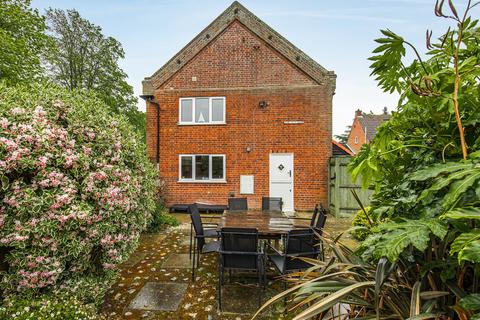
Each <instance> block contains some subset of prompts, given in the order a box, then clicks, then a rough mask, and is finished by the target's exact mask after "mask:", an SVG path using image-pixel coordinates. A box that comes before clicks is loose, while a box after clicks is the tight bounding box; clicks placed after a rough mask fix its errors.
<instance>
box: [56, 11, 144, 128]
mask: <svg viewBox="0 0 480 320" xmlns="http://www.w3.org/2000/svg"><path fill="white" fill-rule="evenodd" d="M46 19H47V23H48V30H49V32H50V35H51V37H52V38H53V41H54V44H55V45H54V46H52V48H51V50H49V52H48V54H47V55H46V61H47V68H48V71H49V75H50V77H51V78H52V79H53V80H54V81H55V82H57V83H58V84H60V85H62V86H63V87H65V88H68V89H70V90H73V89H87V90H92V91H94V92H95V93H96V94H97V95H98V96H99V97H100V98H101V99H102V100H103V101H104V102H105V104H106V105H108V106H109V107H110V109H111V110H112V111H113V112H116V113H120V114H125V115H126V116H127V117H128V118H129V120H130V122H131V123H132V124H133V125H134V126H135V127H136V128H137V130H138V131H139V132H140V133H141V134H142V136H144V135H145V115H144V114H143V113H142V112H139V111H138V110H137V108H136V102H137V99H136V98H135V97H134V95H133V88H132V86H130V85H129V84H128V82H127V74H126V73H125V72H124V71H123V70H122V69H121V68H120V66H119V65H118V61H119V60H120V59H123V58H124V57H125V53H124V50H123V47H122V45H121V43H120V42H119V41H117V40H116V39H114V38H113V37H107V36H105V35H104V34H103V33H102V29H101V28H100V27H99V26H97V25H95V24H93V23H91V22H90V21H88V20H87V19H84V18H82V17H81V16H80V14H79V13H78V11H76V10H66V11H63V10H60V9H51V8H50V9H48V10H47V12H46Z"/></svg>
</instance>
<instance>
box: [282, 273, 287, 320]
mask: <svg viewBox="0 0 480 320" xmlns="http://www.w3.org/2000/svg"><path fill="white" fill-rule="evenodd" d="M283 291H287V281H283ZM283 314H284V315H287V296H284V297H283Z"/></svg>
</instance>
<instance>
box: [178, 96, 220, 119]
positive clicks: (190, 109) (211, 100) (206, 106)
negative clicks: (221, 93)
mask: <svg viewBox="0 0 480 320" xmlns="http://www.w3.org/2000/svg"><path fill="white" fill-rule="evenodd" d="M179 104H180V106H179V108H180V111H179V124H224V123H225V97H198V98H180V103H179Z"/></svg>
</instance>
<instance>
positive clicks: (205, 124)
mask: <svg viewBox="0 0 480 320" xmlns="http://www.w3.org/2000/svg"><path fill="white" fill-rule="evenodd" d="M226 124H227V123H226V122H215V123H181V122H177V125H178V126H224V125H226Z"/></svg>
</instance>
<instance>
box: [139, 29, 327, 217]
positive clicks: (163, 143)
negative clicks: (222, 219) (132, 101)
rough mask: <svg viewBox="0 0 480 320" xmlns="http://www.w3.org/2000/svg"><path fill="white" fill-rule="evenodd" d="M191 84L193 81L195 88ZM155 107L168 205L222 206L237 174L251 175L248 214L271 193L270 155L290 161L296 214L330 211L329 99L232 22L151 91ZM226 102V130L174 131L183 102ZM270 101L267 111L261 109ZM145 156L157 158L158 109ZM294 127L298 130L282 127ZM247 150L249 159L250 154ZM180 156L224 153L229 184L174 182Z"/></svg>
mask: <svg viewBox="0 0 480 320" xmlns="http://www.w3.org/2000/svg"><path fill="white" fill-rule="evenodd" d="M192 77H196V79H197V81H192ZM154 95H155V100H156V101H157V102H158V103H159V105H160V164H159V167H160V172H161V176H162V178H163V179H164V180H165V183H166V192H167V194H166V199H167V205H172V204H175V203H191V202H195V201H199V202H211V203H218V204H226V203H227V197H228V196H229V195H230V194H235V195H236V196H243V195H240V194H239V192H240V181H239V180H240V175H244V174H253V175H254V176H255V194H254V195H248V204H249V207H251V208H260V207H261V197H262V196H268V194H269V154H270V153H274V152H278V153H293V154H294V194H295V198H294V203H295V209H296V210H311V209H312V208H313V206H314V204H315V203H319V202H322V203H324V204H327V193H328V182H329V179H328V169H327V168H328V160H329V158H330V156H331V117H332V111H331V106H332V92H331V87H330V86H329V85H328V84H321V85H320V84H318V82H316V81H315V80H314V79H312V78H311V77H310V76H309V75H307V74H306V73H304V72H303V71H301V70H300V69H299V68H298V67H297V66H296V65H294V64H293V63H292V62H290V61H289V60H288V59H286V58H285V57H284V56H283V55H281V54H280V53H279V52H277V51H276V50H275V49H273V47H272V46H270V45H269V44H268V43H265V41H263V40H262V39H260V38H259V37H258V36H257V35H256V34H254V33H253V32H251V31H250V30H248V29H247V28H246V27H245V26H244V25H243V24H242V23H240V22H238V21H234V22H233V23H231V24H230V25H229V27H228V28H226V29H225V30H224V31H223V32H222V33H221V34H219V35H218V37H216V38H215V39H214V40H213V41H211V42H210V43H209V44H208V46H206V47H205V48H204V49H203V50H202V51H200V52H199V53H198V54H197V55H196V56H195V57H194V58H193V59H192V60H190V61H189V62H188V63H186V65H185V66H184V67H183V68H182V69H180V70H179V71H178V72H177V73H176V74H175V75H174V76H172V77H171V78H170V79H169V80H168V81H166V82H165V83H164V84H163V85H162V86H161V87H160V88H158V89H157V90H156V91H155V94H154ZM199 96H225V97H226V122H227V124H226V125H201V126H194V125H191V126H179V125H178V120H179V119H178V103H179V98H181V97H199ZM260 101H267V102H268V104H269V105H268V107H267V108H266V109H260V108H259V102H260ZM146 112H147V151H148V156H149V158H150V159H152V160H154V159H155V147H156V123H157V121H156V120H157V119H156V109H155V105H154V104H152V103H149V102H147V111H146ZM291 120H299V121H303V122H304V123H303V124H292V125H289V124H284V121H291ZM247 147H249V148H251V152H247ZM179 154H225V155H226V179H227V182H226V183H184V182H178V176H179V173H178V155H179Z"/></svg>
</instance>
